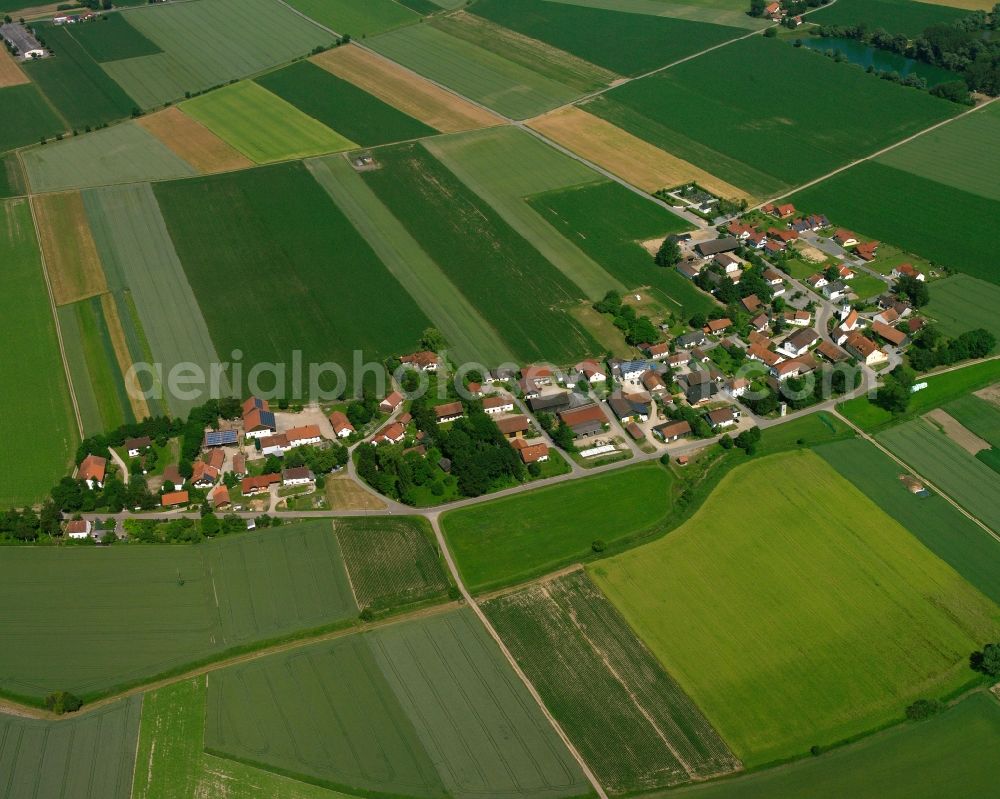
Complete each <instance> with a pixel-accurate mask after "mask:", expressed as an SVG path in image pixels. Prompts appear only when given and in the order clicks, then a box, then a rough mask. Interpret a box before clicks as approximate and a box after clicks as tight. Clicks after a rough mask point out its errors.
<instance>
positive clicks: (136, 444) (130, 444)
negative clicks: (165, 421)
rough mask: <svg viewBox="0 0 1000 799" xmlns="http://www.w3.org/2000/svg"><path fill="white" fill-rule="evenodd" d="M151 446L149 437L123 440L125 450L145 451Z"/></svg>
mask: <svg viewBox="0 0 1000 799" xmlns="http://www.w3.org/2000/svg"><path fill="white" fill-rule="evenodd" d="M152 445H153V442H152V440H151V439H150V438H149V436H139V438H126V439H125V449H126V450H133V449H146V448H147V447H150V446H152Z"/></svg>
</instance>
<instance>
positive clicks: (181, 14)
mask: <svg viewBox="0 0 1000 799" xmlns="http://www.w3.org/2000/svg"><path fill="white" fill-rule="evenodd" d="M123 16H125V17H126V18H127V20H128V22H129V23H130V24H131V25H132V27H133V28H135V29H136V30H138V31H139V32H140V33H141V34H142V35H143V36H145V37H146V38H147V39H149V40H150V41H151V42H153V44H155V45H156V46H157V47H159V48H160V49H161V50H162V51H163V52H161V53H157V54H156V55H147V56H142V57H140V58H128V59H123V60H120V61H109V62H105V63H104V64H103V65H102V66H103V67H104V70H105V72H107V73H108V74H109V75H110V76H111V77H112V78H114V79H115V80H116V81H117V82H118V83H119V84H121V86H122V87H123V88H124V89H125V91H127V92H128V93H129V94H130V95H131V96H132V97H134V98H135V102H136V104H138V105H139V106H140V107H142V108H152V107H154V106H160V105H162V104H163V103H165V102H168V101H173V100H178V99H180V98H182V97H184V96H186V93H187V92H190V93H191V94H195V93H196V92H201V91H205V90H206V89H210V88H212V87H215V86H220V85H222V84H224V83H228V82H229V81H232V80H234V79H237V78H242V77H245V76H247V75H254V74H256V73H258V72H261V71H263V70H265V69H270V68H271V67H276V66H279V65H280V64H284V63H287V62H289V61H291V60H292V59H294V58H298V57H299V56H303V55H306V54H307V53H308V52H310V51H311V50H313V49H314V48H315V47H327V46H329V45H331V44H333V35H332V34H330V33H329V32H327V31H324V30H323V29H322V28H320V27H319V26H317V25H315V24H313V23H312V22H310V21H309V20H307V19H306V18H304V17H302V16H300V15H299V14H296V13H295V11H293V10H292V9H291V8H289V7H288V6H286V5H285V4H284V3H280V2H276V1H275V0H194V2H188V3H167V4H165V5H159V4H156V5H153V6H148V7H145V8H135V9H131V10H128V11H125V12H123Z"/></svg>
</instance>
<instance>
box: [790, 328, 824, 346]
mask: <svg viewBox="0 0 1000 799" xmlns="http://www.w3.org/2000/svg"><path fill="white" fill-rule="evenodd" d="M818 338H819V333H817V332H816V331H815V330H813V329H812V328H811V327H803V328H801V329H800V330H796V331H795V332H794V333H792V334H791V335H790V336H789V337H788V338H786V339H785V342H784V343H785V344H788V345H789V346H790V347H793V348H794V349H797V350H800V349H802V348H803V347H809V346H811V345H812V343H813V342H814V341H816V339H818Z"/></svg>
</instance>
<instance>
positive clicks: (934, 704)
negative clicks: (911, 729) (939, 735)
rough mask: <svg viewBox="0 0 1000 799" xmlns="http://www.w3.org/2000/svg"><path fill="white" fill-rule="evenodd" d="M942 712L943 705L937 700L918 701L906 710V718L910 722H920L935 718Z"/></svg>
mask: <svg viewBox="0 0 1000 799" xmlns="http://www.w3.org/2000/svg"><path fill="white" fill-rule="evenodd" d="M942 710H944V705H943V704H941V702H939V701H938V700H937V699H918V700H917V701H916V702H914V703H913V704H912V705H910V706H909V707H907V708H906V718H908V719H909V720H910V721H921V720H923V719H929V718H930V717H931V716H936V715H937V714H938V713H940V712H941V711H942Z"/></svg>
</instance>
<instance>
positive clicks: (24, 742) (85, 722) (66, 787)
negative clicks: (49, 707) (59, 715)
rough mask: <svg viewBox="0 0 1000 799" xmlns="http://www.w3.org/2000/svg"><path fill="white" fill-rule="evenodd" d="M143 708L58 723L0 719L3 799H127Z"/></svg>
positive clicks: (127, 703) (122, 704) (133, 705)
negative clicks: (140, 712)
mask: <svg viewBox="0 0 1000 799" xmlns="http://www.w3.org/2000/svg"><path fill="white" fill-rule="evenodd" d="M141 704H142V700H141V699H140V698H139V697H132V698H131V699H124V700H122V701H119V702H115V703H114V704H113V705H108V706H107V707H104V708H101V709H99V710H95V711H93V712H88V713H87V714H86V715H85V716H81V717H80V718H74V719H62V720H60V721H58V722H54V721H36V720H34V719H23V718H17V717H16V716H0V763H2V764H3V770H2V771H0V796H2V797H4V799H19V798H20V797H28V796H30V797H37V799H48V797H63V796H73V797H78V799H129V797H130V796H131V788H132V764H133V757H134V755H135V746H136V737H137V735H138V732H139V711H140V706H141Z"/></svg>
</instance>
